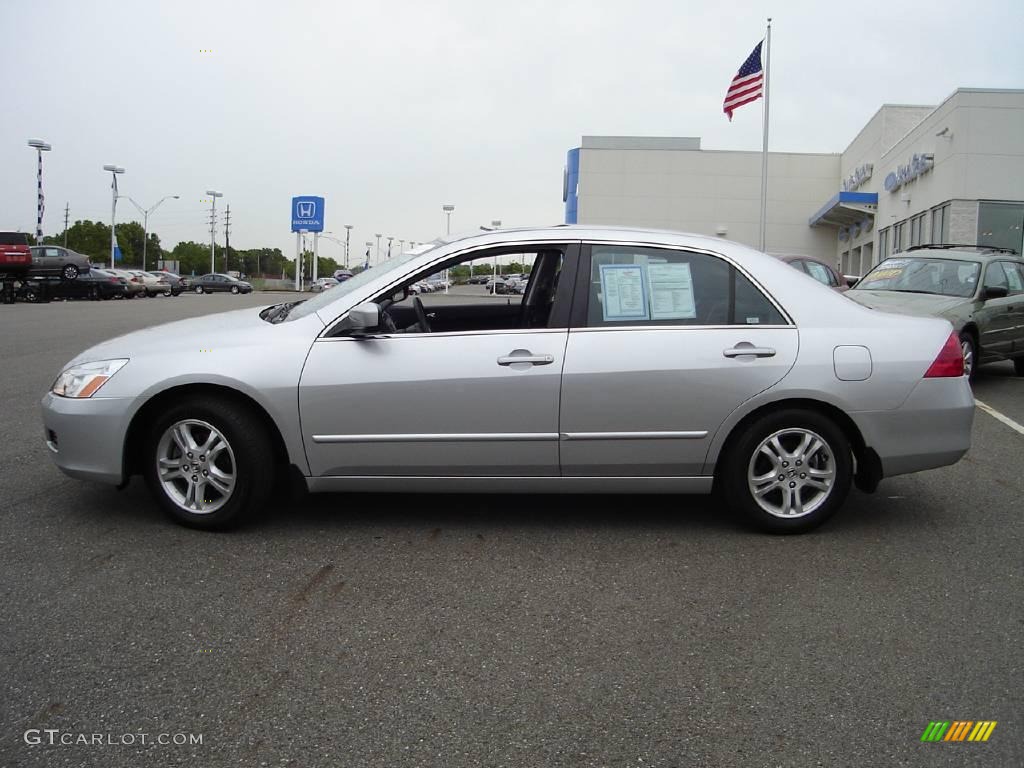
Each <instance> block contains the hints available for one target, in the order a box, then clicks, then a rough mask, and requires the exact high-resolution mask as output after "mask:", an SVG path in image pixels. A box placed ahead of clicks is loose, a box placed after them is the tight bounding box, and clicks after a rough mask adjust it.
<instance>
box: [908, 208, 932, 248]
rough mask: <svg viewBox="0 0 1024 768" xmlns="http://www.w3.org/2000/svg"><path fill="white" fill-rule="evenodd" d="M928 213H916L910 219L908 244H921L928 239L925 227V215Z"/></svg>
mask: <svg viewBox="0 0 1024 768" xmlns="http://www.w3.org/2000/svg"><path fill="white" fill-rule="evenodd" d="M927 215H928V214H926V213H922V214H918V215H917V216H915V217H914V218H912V219H911V220H910V244H911V246H914V245H921V244H922V243H924V242H925V241H926V240H927V239H928V231H927V229H926V227H925V223H924V220H925V217H926V216H927Z"/></svg>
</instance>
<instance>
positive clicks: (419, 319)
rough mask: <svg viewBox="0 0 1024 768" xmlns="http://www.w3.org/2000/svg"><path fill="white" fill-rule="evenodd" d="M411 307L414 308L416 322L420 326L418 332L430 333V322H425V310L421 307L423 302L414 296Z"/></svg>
mask: <svg viewBox="0 0 1024 768" xmlns="http://www.w3.org/2000/svg"><path fill="white" fill-rule="evenodd" d="M412 308H413V309H415V310H416V323H417V325H419V327H420V333H430V323H429V322H427V310H425V309H424V308H423V302H422V301H420V297H419V296H416V297H415V298H414V299H413V300H412Z"/></svg>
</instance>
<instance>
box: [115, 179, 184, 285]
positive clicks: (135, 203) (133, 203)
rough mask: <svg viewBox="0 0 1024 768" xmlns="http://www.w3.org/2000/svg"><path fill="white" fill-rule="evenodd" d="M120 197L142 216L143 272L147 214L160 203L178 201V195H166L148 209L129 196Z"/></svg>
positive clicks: (147, 229)
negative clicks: (126, 200) (124, 198)
mask: <svg viewBox="0 0 1024 768" xmlns="http://www.w3.org/2000/svg"><path fill="white" fill-rule="evenodd" d="M122 197H126V198H127V199H128V202H129V203H131V204H132V205H134V206H135V207H136V208H138V209H139V213H141V214H142V271H143V272H145V271H146V244H147V243H148V242H149V214H151V213H152V212H153V211H155V210H156V209H157V208H159V207H160V203H162V202H163V201H164V200H170V199H172V198H173V199H175V200H177V199H179V196H178V195H166V196H165V197H162V198H160V199H159V200H158V201H157V202H156V203H154V204H153V205H151V206H150V207H149V208H143V207H142V206H141V205H139V204H138V203H137V202H135V201H134V200H132V198H131V196H129V195H122Z"/></svg>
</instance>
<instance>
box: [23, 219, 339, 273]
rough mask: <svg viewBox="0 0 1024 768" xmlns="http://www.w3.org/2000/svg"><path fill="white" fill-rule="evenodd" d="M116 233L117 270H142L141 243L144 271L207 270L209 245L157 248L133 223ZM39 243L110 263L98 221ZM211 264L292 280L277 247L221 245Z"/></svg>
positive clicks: (327, 268) (327, 265)
mask: <svg viewBox="0 0 1024 768" xmlns="http://www.w3.org/2000/svg"><path fill="white" fill-rule="evenodd" d="M116 231H117V244H118V246H119V247H120V248H121V261H119V262H118V264H117V266H118V267H119V268H122V269H125V268H127V269H142V250H143V248H142V245H143V242H144V241H145V243H146V268H147V269H156V265H157V261H159V260H161V259H165V260H173V261H177V262H178V263H179V266H178V270H179V273H180V274H182V275H192V274H196V275H203V274H206V273H207V272H209V271H210V244H209V243H196V242H193V241H191V240H187V241H183V242H180V243H178V244H177V245H176V246H174V248H173V249H171V250H167V249H165V248H163V247H162V246H161V245H160V237H159V235H157V234H156V233H155V232H150V233H149V235H148V237H146V234H145V230H144V229H143V228H142V225H141V224H139V222H137V221H129V222H125V223H123V224H118V225H116ZM65 237H66V241H65ZM43 242H44V243H46V244H49V245H64V244H65V242H66V243H67V247H68V248H70V249H71V250H73V251H78V252H79V253H81V254H84V255H86V256H88V257H89V260H90V261H92V262H93V263H94V264H103V265H109V264H110V225H109V224H104V223H103V222H101V221H89V220H88V219H85V220H82V221H76V222H75V223H74V225H73V226H71V227H68V229H67V232H66V233H65V232H61V233H60V234H58V235H51V236H47V237H44V238H43ZM214 261H215V264H216V270H215V271H217V272H228V271H237V272H240V273H242V274H246V275H265V276H267V277H280V276H282V275H284V276H285V277H287V278H291V279H294V277H295V260H294V259H292V258H288V257H287V256H285V255H284V254H283V253H282V252H281V249H280V248H245V249H243V248H229V249H227V251H226V252H225V249H224V247H223V246H220V245H217V246H215V248H214ZM318 267H319V274H320V275H330V274H331V273H333V272H334V270H336V269H338V268H339V264H338V263H337V262H336V261H335V260H334V259H332V258H329V257H325V256H321V257H320V259H319V263H318ZM308 268H309V260H308V259H307V269H308Z"/></svg>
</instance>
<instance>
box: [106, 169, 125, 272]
mask: <svg viewBox="0 0 1024 768" xmlns="http://www.w3.org/2000/svg"><path fill="white" fill-rule="evenodd" d="M103 170H104V171H110V178H111V179H112V181H111V182H110V268H111V269H113V268H114V267H116V266H117V265H116V264H115V263H114V256H115V254H116V253H117V233H116V232H115V231H114V219H115V216H116V214H117V175H118V174H119V173H124V168H122V167H121V166H119V165H104V166H103Z"/></svg>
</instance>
